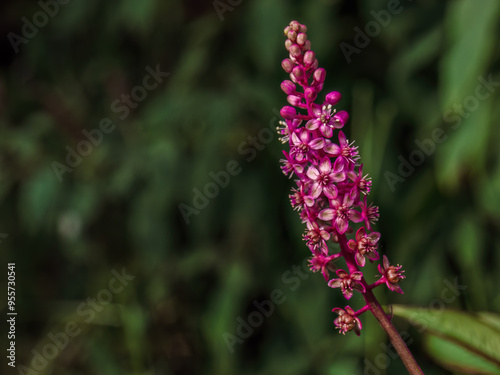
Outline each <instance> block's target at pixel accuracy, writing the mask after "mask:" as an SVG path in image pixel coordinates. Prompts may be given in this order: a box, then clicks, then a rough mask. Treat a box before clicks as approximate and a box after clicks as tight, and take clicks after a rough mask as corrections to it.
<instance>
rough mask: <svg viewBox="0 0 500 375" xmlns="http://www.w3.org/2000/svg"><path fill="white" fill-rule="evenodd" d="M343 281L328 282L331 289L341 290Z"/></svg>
mask: <svg viewBox="0 0 500 375" xmlns="http://www.w3.org/2000/svg"><path fill="white" fill-rule="evenodd" d="M341 282H342V280H341V279H333V280H330V281H329V282H328V286H329V287H330V288H340V283H341Z"/></svg>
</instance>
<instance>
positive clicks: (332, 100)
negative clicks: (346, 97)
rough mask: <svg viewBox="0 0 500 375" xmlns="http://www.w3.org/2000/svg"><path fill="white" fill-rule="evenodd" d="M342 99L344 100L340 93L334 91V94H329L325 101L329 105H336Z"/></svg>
mask: <svg viewBox="0 0 500 375" xmlns="http://www.w3.org/2000/svg"><path fill="white" fill-rule="evenodd" d="M341 98H342V95H341V94H340V92H338V91H332V92H329V93H328V94H326V98H325V101H326V102H327V103H328V104H331V105H335V104H337V103H338V102H339V101H340V99H341Z"/></svg>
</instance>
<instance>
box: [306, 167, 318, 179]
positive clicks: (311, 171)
mask: <svg viewBox="0 0 500 375" xmlns="http://www.w3.org/2000/svg"><path fill="white" fill-rule="evenodd" d="M307 177H309V178H310V179H311V180H317V179H318V177H319V171H318V170H317V169H316V167H314V166H310V167H309V169H308V170H307Z"/></svg>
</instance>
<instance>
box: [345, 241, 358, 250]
mask: <svg viewBox="0 0 500 375" xmlns="http://www.w3.org/2000/svg"><path fill="white" fill-rule="evenodd" d="M347 247H348V248H349V249H351V250H352V251H356V250H357V249H358V243H357V242H356V241H354V240H349V242H347Z"/></svg>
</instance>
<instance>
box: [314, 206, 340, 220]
mask: <svg viewBox="0 0 500 375" xmlns="http://www.w3.org/2000/svg"><path fill="white" fill-rule="evenodd" d="M335 213H336V211H335V210H333V209H331V208H325V209H324V210H323V211H321V212H320V213H319V215H318V217H319V218H320V219H321V220H325V221H330V220H332V219H333V217H334V215H335Z"/></svg>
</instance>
